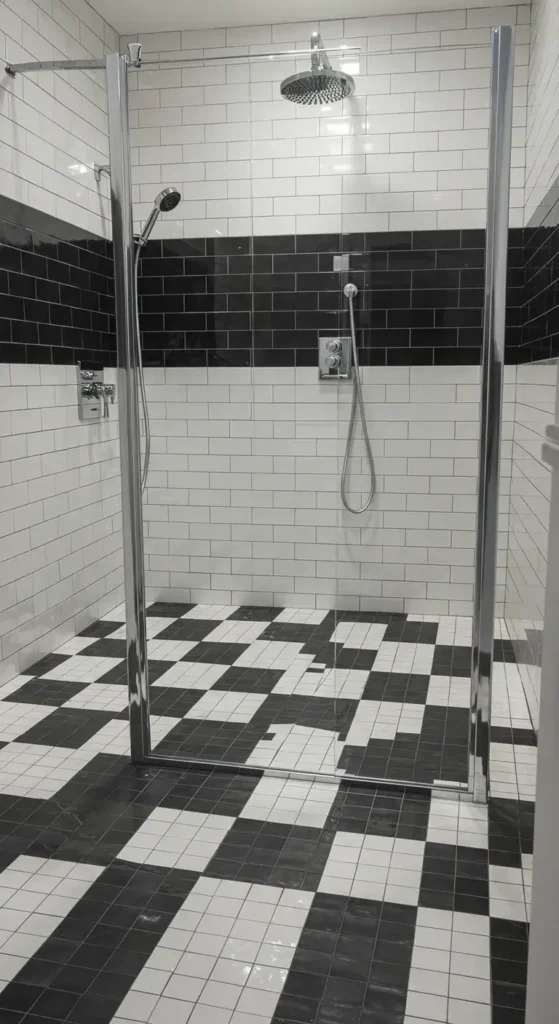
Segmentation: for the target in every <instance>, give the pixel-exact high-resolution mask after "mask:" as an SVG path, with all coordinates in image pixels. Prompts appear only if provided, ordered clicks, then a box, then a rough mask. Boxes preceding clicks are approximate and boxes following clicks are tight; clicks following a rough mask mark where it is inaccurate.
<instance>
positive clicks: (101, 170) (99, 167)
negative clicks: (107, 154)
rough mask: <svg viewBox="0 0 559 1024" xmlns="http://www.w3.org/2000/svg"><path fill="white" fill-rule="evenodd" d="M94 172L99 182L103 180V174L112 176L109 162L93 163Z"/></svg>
mask: <svg viewBox="0 0 559 1024" xmlns="http://www.w3.org/2000/svg"><path fill="white" fill-rule="evenodd" d="M93 173H94V175H95V181H96V182H97V184H99V182H100V181H101V178H102V177H103V175H105V177H107V178H110V177H111V168H110V165H109V164H93Z"/></svg>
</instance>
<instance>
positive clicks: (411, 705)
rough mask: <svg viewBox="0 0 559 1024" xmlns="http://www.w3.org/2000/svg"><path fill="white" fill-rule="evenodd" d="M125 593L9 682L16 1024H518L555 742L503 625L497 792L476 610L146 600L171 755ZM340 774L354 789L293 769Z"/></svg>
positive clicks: (5, 933)
mask: <svg viewBox="0 0 559 1024" xmlns="http://www.w3.org/2000/svg"><path fill="white" fill-rule="evenodd" d="M123 621H124V610H123V609H122V608H120V609H115V611H113V612H111V613H110V614H108V615H107V616H105V617H104V618H103V619H101V620H99V622H97V623H94V624H93V625H91V626H90V627H88V628H87V629H86V630H84V635H83V636H79V637H75V638H73V639H72V640H69V641H67V642H66V643H65V644H64V645H63V646H62V647H61V648H60V649H59V650H58V651H57V652H55V653H54V654H52V655H48V656H47V657H45V658H43V659H42V660H41V661H40V662H38V663H37V664H36V665H34V666H33V667H32V668H30V669H28V670H27V672H26V673H25V675H22V676H19V677H17V678H16V679H14V680H11V681H10V682H9V683H6V684H4V685H3V686H2V687H1V688H0V705H1V708H0V710H1V715H0V722H1V723H2V724H1V726H0V729H1V730H2V731H1V732H0V1020H4V1019H5V1020H6V1022H8V1021H9V1022H10V1024H11V1021H12V1020H14V1021H17V1024H41V1022H43V1021H46V1020H48V1021H50V1022H53V1024H54V1022H57V1024H63V1022H64V1024H139V1022H147V1024H207V1021H208V1020H211V1022H212V1024H304V1022H307V1024H334V1022H340V1024H342V1022H343V1024H379V1022H382V1024H425V1022H426V1021H433V1022H443V1024H490V1022H491V1024H522V1022H523V1008H524V1000H525V980H526V963H527V937H528V922H529V916H530V903H531V885H532V833H533V811H534V806H533V799H534V794H535V770H536V755H537V746H536V740H535V736H534V733H533V731H532V729H531V726H530V720H529V715H528V710H527V707H526V702H525V699H524V694H523V690H522V685H521V680H520V676H519V673H518V670H517V668H516V665H515V663H514V660H513V658H512V654H511V648H510V646H509V644H510V641H508V638H507V634H506V630H504V628H503V627H502V626H501V625H499V626H498V629H497V634H496V635H497V636H498V645H497V646H496V657H497V660H496V663H495V686H494V715H493V721H492V731H491V739H492V750H491V753H492V761H491V779H492V792H493V798H492V800H491V801H490V803H489V806H488V807H486V808H485V807H478V806H474V805H473V804H472V803H471V802H470V801H469V800H468V798H467V797H466V796H464V795H460V793H459V792H457V793H456V795H453V794H447V795H445V796H442V795H436V796H435V795H433V796H431V795H430V794H429V792H428V791H421V790H416V791H411V790H405V789H399V788H395V787H391V788H384V789H383V788H382V786H370V785H365V784H362V783H350V782H348V781H347V779H346V775H347V774H351V775H357V776H359V775H373V776H375V775H376V776H380V777H383V776H390V775H391V776H392V777H393V778H395V779H398V778H410V777H414V778H416V779H418V780H421V781H429V782H432V781H434V780H448V781H452V782H455V783H457V784H458V783H460V782H462V781H463V780H465V777H466V776H465V772H466V749H467V716H468V703H469V658H470V647H471V623H470V622H469V620H467V619H458V618H439V617H436V616H420V615H415V616H412V615H409V616H402V615H389V614H386V615H385V614H380V613H379V614H375V613H371V614H368V613H351V612H343V613H339V614H338V615H337V616H336V615H334V613H332V612H325V611H308V610H298V609H284V610H280V609H264V608H246V607H232V606H215V607H214V606H201V605H191V604H165V603H157V604H155V605H152V607H151V608H150V609H149V611H148V636H149V640H148V653H149V669H150V680H151V705H152V707H151V710H152V719H151V726H152V738H153V744H154V747H156V748H157V750H158V751H165V752H167V753H169V754H171V755H172V754H175V755H177V754H180V755H182V756H185V755H186V756H190V757H191V758H192V757H194V758H196V757H204V759H206V760H209V761H214V762H219V761H220V760H227V761H230V762H231V761H232V762H238V763H241V764H245V765H246V766H247V767H250V768H251V769H252V771H251V772H250V773H241V774H237V773H236V772H235V771H233V770H230V769H226V768H225V767H222V768H220V769H216V770H213V771H212V770H209V769H208V770H206V769H202V768H198V769H196V767H194V766H193V767H191V768H189V769H184V770H182V771H178V770H172V769H156V768H149V769H145V768H134V767H132V766H130V764H129V755H128V722H127V707H126V704H127V699H126V670H125V661H124V657H125V646H124V639H125V634H124V627H123ZM284 768H288V769H290V768H296V769H299V770H302V771H308V772H316V771H324V772H326V773H328V774H329V775H333V774H334V773H335V772H337V774H338V779H337V780H336V781H335V782H331V781H324V782H317V781H306V780H305V779H303V778H298V779H289V778H288V779H286V778H278V777H275V776H274V774H273V772H274V769H284Z"/></svg>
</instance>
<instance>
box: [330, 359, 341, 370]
mask: <svg viewBox="0 0 559 1024" xmlns="http://www.w3.org/2000/svg"><path fill="white" fill-rule="evenodd" d="M341 365H342V359H341V356H326V366H328V368H329V369H330V370H337V369H338V368H339V367H340V366H341Z"/></svg>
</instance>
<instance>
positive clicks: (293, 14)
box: [89, 0, 510, 35]
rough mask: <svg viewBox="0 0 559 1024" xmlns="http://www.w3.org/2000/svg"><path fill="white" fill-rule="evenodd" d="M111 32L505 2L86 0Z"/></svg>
mask: <svg viewBox="0 0 559 1024" xmlns="http://www.w3.org/2000/svg"><path fill="white" fill-rule="evenodd" d="M89 2H90V4H91V6H92V7H93V8H94V9H95V10H96V11H98V13H99V14H101V15H102V17H103V18H105V19H106V21H108V22H109V24H110V25H112V27H113V28H114V29H116V30H117V32H119V33H121V34H122V35H132V34H135V33H137V32H165V31H168V30H170V29H188V28H194V29H198V28H222V27H224V26H230V25H269V24H275V25H277V24H280V23H286V22H297V21H317V22H318V21H326V20H328V19H330V18H364V17H371V16H374V15H377V14H410V13H413V12H416V11H448V10H453V9H461V8H463V7H505V6H508V5H509V4H510V0H304V2H303V3H302V2H301V0H233V2H232V0H203V2H202V3H200V2H195V0H158V3H153V0H117V3H115V0H89Z"/></svg>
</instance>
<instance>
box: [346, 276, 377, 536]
mask: <svg viewBox="0 0 559 1024" xmlns="http://www.w3.org/2000/svg"><path fill="white" fill-rule="evenodd" d="M344 295H345V297H346V299H347V300H348V303H349V323H350V327H351V351H352V355H353V368H354V372H353V399H352V403H351V414H350V417H349V429H348V433H347V443H346V448H345V455H344V464H343V468H342V479H341V487H340V492H341V496H342V501H343V503H344V505H345V507H346V508H347V510H348V512H353V514H354V515H356V516H358V515H361V513H362V512H366V511H367V509H368V508H369V505H370V504H371V502H372V500H373V498H374V494H375V463H374V459H373V452H372V449H371V442H370V440H369V431H368V430H367V420H366V418H365V406H364V405H363V391H362V388H361V376H360V372H359V359H358V356H357V343H356V341H355V315H354V310H353V300H354V298H355V296H356V295H357V286H356V285H354V284H346V286H345V288H344ZM358 408H359V415H360V417H361V426H362V428H363V440H364V442H365V449H366V452H367V461H368V463H369V471H370V474H371V487H370V490H369V495H368V498H367V500H366V502H365V504H364V505H362V506H361V508H352V507H351V505H350V504H349V501H348V498H347V493H346V488H347V473H348V469H349V460H350V457H351V450H352V447H353V441H354V438H355V426H356V419H357V409H358Z"/></svg>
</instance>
